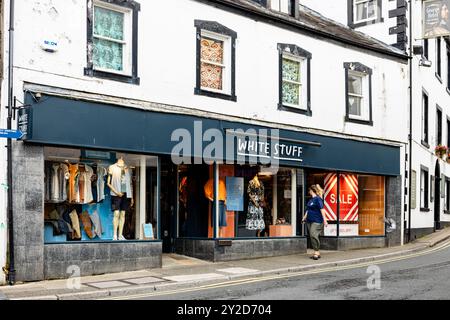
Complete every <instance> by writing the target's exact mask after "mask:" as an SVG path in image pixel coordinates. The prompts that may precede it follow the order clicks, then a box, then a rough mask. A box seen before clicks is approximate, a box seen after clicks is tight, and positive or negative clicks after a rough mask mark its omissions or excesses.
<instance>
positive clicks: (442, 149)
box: [434, 145, 448, 159]
mask: <svg viewBox="0 0 450 320" xmlns="http://www.w3.org/2000/svg"><path fill="white" fill-rule="evenodd" d="M434 154H435V155H436V156H438V157H439V158H441V159H442V158H443V157H444V155H446V154H448V148H447V147H446V146H443V145H438V146H436V148H435V149H434Z"/></svg>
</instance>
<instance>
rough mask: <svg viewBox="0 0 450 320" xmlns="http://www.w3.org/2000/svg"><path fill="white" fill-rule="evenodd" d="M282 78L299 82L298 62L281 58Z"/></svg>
mask: <svg viewBox="0 0 450 320" xmlns="http://www.w3.org/2000/svg"><path fill="white" fill-rule="evenodd" d="M283 80H290V81H296V82H300V62H299V61H293V60H289V59H283Z"/></svg>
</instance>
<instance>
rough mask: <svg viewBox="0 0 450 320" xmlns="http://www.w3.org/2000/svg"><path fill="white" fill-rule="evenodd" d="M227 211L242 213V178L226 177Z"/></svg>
mask: <svg viewBox="0 0 450 320" xmlns="http://www.w3.org/2000/svg"><path fill="white" fill-rule="evenodd" d="M226 185H227V211H244V178H236V177H227V179H226Z"/></svg>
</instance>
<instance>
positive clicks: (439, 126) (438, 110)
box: [436, 106, 442, 145]
mask: <svg viewBox="0 0 450 320" xmlns="http://www.w3.org/2000/svg"><path fill="white" fill-rule="evenodd" d="M440 144H442V110H441V108H440V107H439V106H436V145H440Z"/></svg>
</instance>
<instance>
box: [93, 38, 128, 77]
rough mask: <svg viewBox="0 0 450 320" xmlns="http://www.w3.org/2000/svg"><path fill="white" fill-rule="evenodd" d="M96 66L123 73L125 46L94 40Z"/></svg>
mask: <svg viewBox="0 0 450 320" xmlns="http://www.w3.org/2000/svg"><path fill="white" fill-rule="evenodd" d="M93 62H94V66H95V67H98V68H103V69H110V70H116V71H123V46H122V45H121V44H120V43H116V42H111V41H107V40H101V39H94V55H93Z"/></svg>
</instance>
